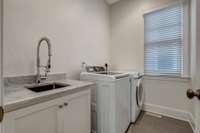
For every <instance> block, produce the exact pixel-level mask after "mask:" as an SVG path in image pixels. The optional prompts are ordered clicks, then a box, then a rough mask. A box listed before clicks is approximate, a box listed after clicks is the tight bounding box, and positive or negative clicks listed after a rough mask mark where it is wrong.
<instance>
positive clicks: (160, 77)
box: [143, 75, 191, 82]
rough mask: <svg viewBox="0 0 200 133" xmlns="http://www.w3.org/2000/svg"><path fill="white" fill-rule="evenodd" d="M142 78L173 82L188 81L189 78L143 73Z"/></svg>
mask: <svg viewBox="0 0 200 133" xmlns="http://www.w3.org/2000/svg"><path fill="white" fill-rule="evenodd" d="M143 77H144V79H147V80H159V81H173V82H190V80H191V79H190V78H183V77H176V76H167V75H144V76H143Z"/></svg>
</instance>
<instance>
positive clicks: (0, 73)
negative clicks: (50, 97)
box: [0, 0, 4, 133]
mask: <svg viewBox="0 0 200 133" xmlns="http://www.w3.org/2000/svg"><path fill="white" fill-rule="evenodd" d="M3 90H4V89H3V0H0V106H3V96H4V95H3V94H4V93H3V92H4V91H3ZM2 129H3V128H2V123H0V133H3V130H2Z"/></svg>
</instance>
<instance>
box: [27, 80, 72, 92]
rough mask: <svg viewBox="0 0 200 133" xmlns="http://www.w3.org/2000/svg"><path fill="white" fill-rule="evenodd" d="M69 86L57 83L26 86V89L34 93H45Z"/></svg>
mask: <svg viewBox="0 0 200 133" xmlns="http://www.w3.org/2000/svg"><path fill="white" fill-rule="evenodd" d="M68 86H70V85H69V84H64V83H57V82H56V83H44V84H35V85H30V86H25V88H27V89H29V90H31V91H34V92H43V91H48V90H54V89H59V88H63V87H68Z"/></svg>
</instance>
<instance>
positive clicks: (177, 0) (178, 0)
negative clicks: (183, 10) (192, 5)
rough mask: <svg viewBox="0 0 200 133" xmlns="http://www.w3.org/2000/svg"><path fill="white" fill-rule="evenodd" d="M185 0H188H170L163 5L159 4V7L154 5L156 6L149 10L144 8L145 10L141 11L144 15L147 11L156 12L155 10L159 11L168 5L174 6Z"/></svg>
mask: <svg viewBox="0 0 200 133" xmlns="http://www.w3.org/2000/svg"><path fill="white" fill-rule="evenodd" d="M186 1H188V0H176V1H175V2H171V3H169V4H165V5H163V6H159V7H156V8H152V9H150V10H146V11H144V12H143V16H145V15H147V14H149V13H153V12H156V11H159V10H163V9H165V8H168V7H170V6H175V5H177V4H183V3H185V2H186Z"/></svg>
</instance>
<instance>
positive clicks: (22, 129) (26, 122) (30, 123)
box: [3, 100, 62, 133]
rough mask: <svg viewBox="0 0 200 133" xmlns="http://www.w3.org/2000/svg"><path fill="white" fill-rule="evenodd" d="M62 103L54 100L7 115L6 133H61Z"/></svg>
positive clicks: (5, 122)
mask: <svg viewBox="0 0 200 133" xmlns="http://www.w3.org/2000/svg"><path fill="white" fill-rule="evenodd" d="M61 103H62V102H60V101H59V100H52V101H49V102H45V103H41V104H37V105H34V106H31V107H28V108H24V109H20V110H17V111H14V112H10V113H7V114H5V119H4V120H5V121H4V123H3V124H4V126H3V127H4V133H60V132H61V130H60V125H61V124H62V123H61V121H60V117H61V114H62V113H61V112H60V111H62V109H60V108H59V105H60V104H61Z"/></svg>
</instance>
